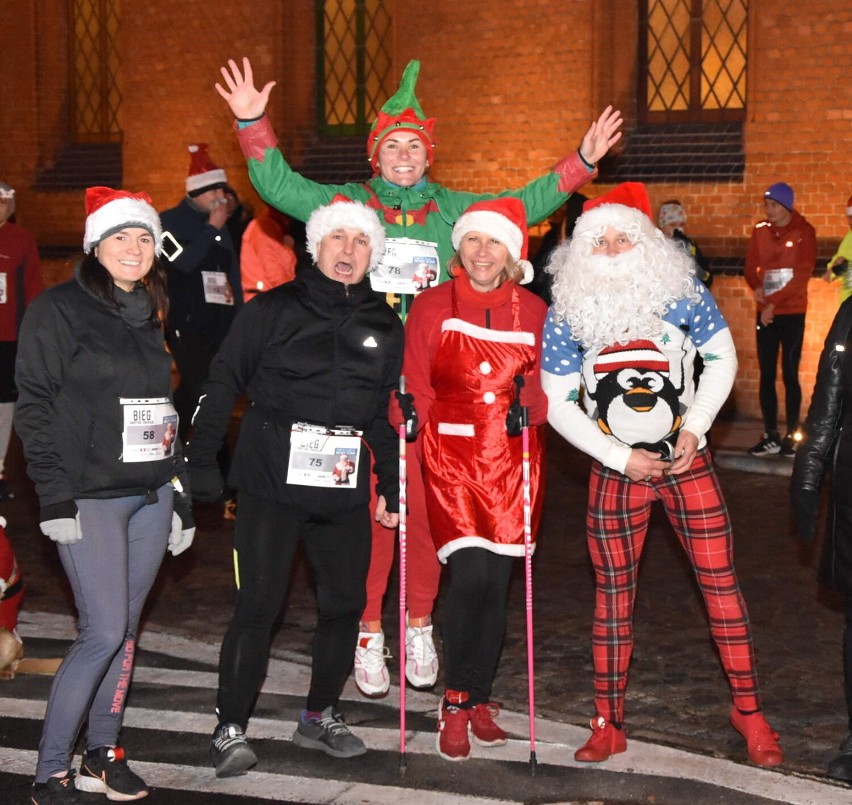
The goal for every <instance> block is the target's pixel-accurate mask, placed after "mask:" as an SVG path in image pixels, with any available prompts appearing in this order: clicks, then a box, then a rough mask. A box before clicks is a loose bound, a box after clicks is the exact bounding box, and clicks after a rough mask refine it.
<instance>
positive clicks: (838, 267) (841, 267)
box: [831, 257, 849, 277]
mask: <svg viewBox="0 0 852 805" xmlns="http://www.w3.org/2000/svg"><path fill="white" fill-rule="evenodd" d="M848 268H849V263H848V261H847V260H846V258H845V257H838V258H837V262H836V263H835V264H834V265H833V266H832V267H831V273H832V274H834V275H835V276H836V277H839V276H841V275H842V274H845V273H846V269H848Z"/></svg>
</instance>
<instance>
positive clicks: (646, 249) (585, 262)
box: [548, 232, 695, 349]
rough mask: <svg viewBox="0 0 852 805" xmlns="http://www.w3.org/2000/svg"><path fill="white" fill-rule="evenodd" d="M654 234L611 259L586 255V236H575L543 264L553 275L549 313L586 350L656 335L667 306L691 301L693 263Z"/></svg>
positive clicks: (641, 237) (679, 250)
mask: <svg viewBox="0 0 852 805" xmlns="http://www.w3.org/2000/svg"><path fill="white" fill-rule="evenodd" d="M657 234H658V235H659V237H656V236H654V237H651V238H647V237H643V236H642V235H639V240H638V242H636V245H635V246H634V247H633V248H632V249H630V250H629V251H626V252H623V253H622V254H619V255H616V256H615V257H609V256H607V255H593V254H591V240H590V239H589V238H587V237H579V238H578V237H575V238H574V240H572V241H571V242H569V243H564V244H562V245H561V246H559V248H558V249H557V250H556V251H555V252H554V254H553V257H552V259H551V262H550V265H549V266H548V271H550V272H551V273H553V274H554V281H553V288H552V293H553V310H554V313H555V314H556V316H557V318H558V319H561V320H563V321H565V322H567V324H568V326H569V327H570V329H571V335H572V337H573V338H574V340H576V341H579V342H580V343H581V344H582V345H583V346H584V347H585V348H587V349H602V348H604V347H608V346H611V345H612V344H616V343H621V344H625V343H628V342H629V341H634V340H636V339H638V338H651V337H653V336H655V335H658V334H659V333H660V332H661V331H662V328H663V322H662V317H663V316H664V315H665V314H666V312H667V310H668V309H669V307H670V306H671V305H673V304H674V303H675V302H677V301H678V300H679V299H683V298H684V297H695V291H694V276H695V267H694V263H693V262H692V260H691V259H690V258H689V257H688V255H687V254H686V253H685V252H684V251H683V250H681V249H679V248H678V247H677V246H675V245H674V244H673V243H672V242H671V241H667V240H666V239H665V237H664V236H663V235H662V233H659V232H658V233H657Z"/></svg>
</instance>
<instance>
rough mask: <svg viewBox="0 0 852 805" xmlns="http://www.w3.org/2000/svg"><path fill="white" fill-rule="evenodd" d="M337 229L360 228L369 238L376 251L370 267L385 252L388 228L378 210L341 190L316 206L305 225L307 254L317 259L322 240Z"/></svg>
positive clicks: (372, 266)
mask: <svg viewBox="0 0 852 805" xmlns="http://www.w3.org/2000/svg"><path fill="white" fill-rule="evenodd" d="M336 229H357V230H358V231H360V232H363V233H364V234H365V235H367V236H368V237H369V238H370V245H371V246H372V247H373V253H372V255H371V256H370V269H374V268H375V267H376V266H377V265H378V264H379V261H380V260H381V259H382V257H383V256H384V253H385V228H384V227H383V226H382V224H381V221H379V216H378V215H376V211H375V210H371V209H370V208H369V207H368V206H367V205H366V204H362V203H361V202H360V201H352V199H348V198H346V196H344V195H341V194H340V193H338V194H337V195H336V196H335V197H334V198H333V199H332V200H331V203H330V204H325V205H323V206H322V207H317V209H315V210H314V211H313V212H312V213H311V217H310V218H308V223H307V224H306V225H305V240H306V245H307V247H308V253H309V254H310V255H311V257H312V258H313V261H314V262H316V261H317V256H318V255H319V245H320V241H321V240H322V239H323V238H324V237H325V236H326V235H328V234H329V233H330V232H334V231H335V230H336Z"/></svg>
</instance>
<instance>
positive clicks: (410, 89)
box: [382, 59, 425, 118]
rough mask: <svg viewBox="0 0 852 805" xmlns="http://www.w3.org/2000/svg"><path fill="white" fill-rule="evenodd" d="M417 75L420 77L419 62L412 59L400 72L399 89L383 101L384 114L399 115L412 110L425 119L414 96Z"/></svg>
mask: <svg viewBox="0 0 852 805" xmlns="http://www.w3.org/2000/svg"><path fill="white" fill-rule="evenodd" d="M418 75H420V62H419V61H418V60H417V59H412V60H411V61H410V62H408V64H407V65H406V66H405V70H403V72H402V78H401V79H400V81H399V89H398V90H397V91H396V92H395V93H394V94H393V95H391V96H390V98H388V99H387V101H385V105H384V106H383V107H382V111H383V112H384V113H385V114H388V115H399V114H401V113H402V112H404V111H405V110H406V109H413V110H414V112H415V114H416V115H417V116H418V117H420V118H423V117H425V115H424V114H423V109H422V108H421V107H420V102H419V101H418V100H417V98H416V97H415V95H414V88H415V86H416V84H417V76H418Z"/></svg>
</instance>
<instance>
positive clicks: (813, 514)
mask: <svg viewBox="0 0 852 805" xmlns="http://www.w3.org/2000/svg"><path fill="white" fill-rule="evenodd" d="M790 506H791V507H792V509H793V519H794V520H795V522H796V531H797V532H798V533H799V537H800V539H803V540H804V541H805V542H813V538H814V531H815V530H816V519H817V513H818V512H819V492H814V491H813V490H811V489H803V488H802V487H800V486H793V487H790Z"/></svg>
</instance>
